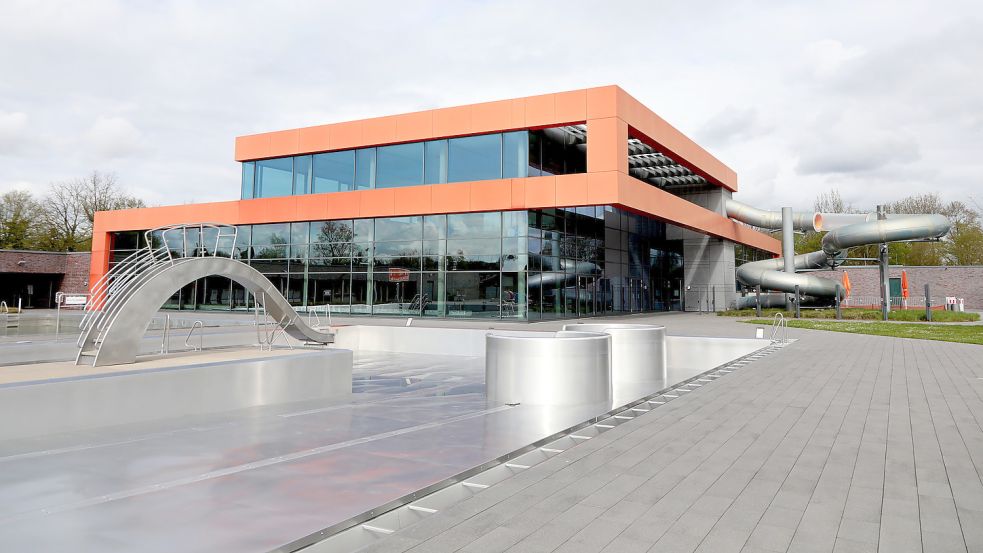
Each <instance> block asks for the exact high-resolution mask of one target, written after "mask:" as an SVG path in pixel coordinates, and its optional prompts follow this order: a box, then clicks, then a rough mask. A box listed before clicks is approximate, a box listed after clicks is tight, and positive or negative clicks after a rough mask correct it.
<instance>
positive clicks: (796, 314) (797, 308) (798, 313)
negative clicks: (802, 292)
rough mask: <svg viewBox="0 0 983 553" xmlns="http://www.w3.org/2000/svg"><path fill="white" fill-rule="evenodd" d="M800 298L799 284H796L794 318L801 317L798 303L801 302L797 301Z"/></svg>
mask: <svg viewBox="0 0 983 553" xmlns="http://www.w3.org/2000/svg"><path fill="white" fill-rule="evenodd" d="M800 298H801V296H799V285H798V284H796V285H795V318H796V319H799V318H801V317H802V313H801V312H800V311H799V304H800V303H802V302H801V301H799V299H800Z"/></svg>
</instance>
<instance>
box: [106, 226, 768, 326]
mask: <svg viewBox="0 0 983 553" xmlns="http://www.w3.org/2000/svg"><path fill="white" fill-rule="evenodd" d="M681 236H682V233H681V231H680V229H678V228H674V227H671V226H669V225H667V224H665V223H662V222H659V221H655V220H652V219H647V218H645V217H642V216H641V215H637V214H633V213H628V212H625V211H622V210H619V209H616V208H613V207H611V206H597V207H595V206H586V207H577V208H568V209H542V210H530V211H506V212H490V213H461V214H450V215H427V216H411V217H385V218H376V219H354V220H353V219H344V220H335V221H312V222H293V223H275V224H257V225H244V226H241V227H240V228H239V229H238V235H237V240H236V244H235V251H236V252H237V253H236V256H237V257H238V258H239V259H241V260H243V261H244V262H246V263H249V264H250V265H251V266H252V267H253V268H255V269H256V270H258V271H259V272H261V273H263V274H264V275H266V276H267V278H269V279H270V281H271V282H272V283H273V284H274V286H275V287H276V289H277V290H279V291H280V293H282V294H284V297H286V298H287V299H288V300H289V302H290V303H291V304H292V305H295V306H296V307H298V308H299V309H301V310H303V309H305V308H306V309H309V308H311V307H315V306H318V307H319V308H321V307H320V306H325V305H327V306H330V307H329V309H330V310H332V311H333V312H336V313H354V314H373V313H375V314H388V315H399V316H437V317H502V318H528V319H532V320H539V319H548V318H569V317H587V316H594V315H599V314H604V313H611V312H639V311H655V310H675V309H681V308H682V306H683V301H684V300H685V297H684V288H683V256H682V253H683V250H682V240H681ZM178 237H179V238H182V240H169V241H168V244H169V246H171V247H172V248H174V253H175V255H196V252H198V251H199V250H198V248H199V246H201V245H205V246H206V248H207V247H209V246H208V244H212V243H214V241H215V240H216V235H215V234H214V232H212V231H210V230H206V231H205V233H204V235H203V236H199V233H198V232H196V230H195V229H189V230H188V231H187V232H186V233H182V234H180V235H179V236H178ZM151 239H152V241H153V242H154V243H157V244H159V243H160V237H159V235H158V236H154V237H152V238H151ZM142 242H143V239H142V238H141V234H140V233H137V232H127V233H115V234H114V235H113V237H112V248H113V249H112V251H111V252H110V257H111V262H112V263H118V261H119V260H120V259H121V258H122V257H124V256H125V255H126V254H128V253H129V252H132V251H134V248H136V247H138V246H142V245H143V244H142ZM229 246H231V245H229ZM229 246H226V249H231V248H230V247H229ZM742 251H743V250H742ZM751 253H754V252H751ZM254 304H255V301H254V300H253V299H251V296H250V295H249V294H247V293H246V291H245V290H244V289H243V288H242V287H240V286H239V285H236V284H232V283H229V281H228V280H227V279H223V278H218V277H209V278H206V279H202V280H200V281H198V282H197V283H193V284H191V285H189V286H186V287H185V288H184V289H182V290H181V291H180V292H178V293H177V294H175V295H174V296H173V297H172V298H171V299H169V300H168V301H167V302H166V307H172V308H177V309H240V308H251V307H252V306H253V305H254Z"/></svg>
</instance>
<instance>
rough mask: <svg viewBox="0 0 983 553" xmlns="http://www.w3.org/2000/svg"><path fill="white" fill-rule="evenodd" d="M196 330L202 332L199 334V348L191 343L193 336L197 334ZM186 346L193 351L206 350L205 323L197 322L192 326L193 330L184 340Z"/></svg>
mask: <svg viewBox="0 0 983 553" xmlns="http://www.w3.org/2000/svg"><path fill="white" fill-rule="evenodd" d="M196 328H197V329H198V330H199V331H200V332H198V347H197V348H196V347H195V346H194V345H192V344H191V343H190V342H191V335H192V334H194V333H195V329H196ZM184 346H185V347H189V348H192V350H193V351H201V350H203V349H205V323H203V322H201V321H195V322H194V324H192V325H191V330H190V331H189V332H188V337H187V338H185V339H184Z"/></svg>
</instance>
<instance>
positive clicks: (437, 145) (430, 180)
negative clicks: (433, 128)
mask: <svg viewBox="0 0 983 553" xmlns="http://www.w3.org/2000/svg"><path fill="white" fill-rule="evenodd" d="M424 166H425V168H426V171H425V173H426V175H425V178H424V182H426V183H427V184H438V183H442V182H447V141H446V140H431V141H429V142H427V143H426V160H425V162H424Z"/></svg>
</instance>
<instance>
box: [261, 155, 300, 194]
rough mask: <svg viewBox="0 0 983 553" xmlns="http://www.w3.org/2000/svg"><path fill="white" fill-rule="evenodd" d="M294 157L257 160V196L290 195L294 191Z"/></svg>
mask: <svg viewBox="0 0 983 553" xmlns="http://www.w3.org/2000/svg"><path fill="white" fill-rule="evenodd" d="M293 161H294V160H293V158H290V157H282V158H278V159H264V160H261V161H257V162H256V197H257V198H274V197H277V196H289V195H290V193H291V192H293V169H294V163H293Z"/></svg>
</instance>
